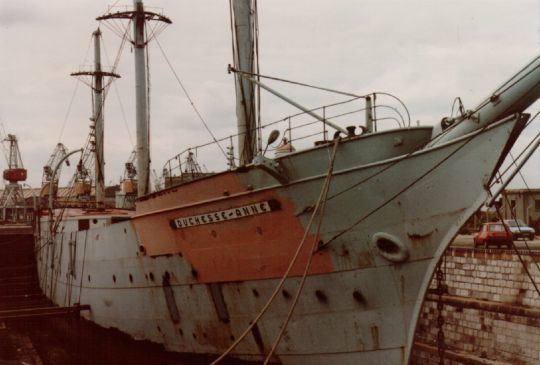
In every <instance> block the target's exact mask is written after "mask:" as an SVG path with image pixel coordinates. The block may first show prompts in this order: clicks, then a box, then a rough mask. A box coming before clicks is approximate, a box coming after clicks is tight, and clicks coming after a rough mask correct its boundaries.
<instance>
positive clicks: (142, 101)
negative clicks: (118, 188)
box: [133, 0, 150, 197]
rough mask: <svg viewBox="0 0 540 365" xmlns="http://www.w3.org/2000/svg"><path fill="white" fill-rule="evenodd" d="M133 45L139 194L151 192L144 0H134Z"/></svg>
mask: <svg viewBox="0 0 540 365" xmlns="http://www.w3.org/2000/svg"><path fill="white" fill-rule="evenodd" d="M133 5H134V8H135V13H134V16H133V46H134V48H135V49H134V51H133V53H134V57H135V105H136V107H135V108H136V109H135V111H136V114H135V120H136V125H137V173H138V181H137V196H139V197H141V196H143V195H146V194H148V193H149V190H150V189H149V183H150V136H149V133H148V129H149V128H148V124H149V120H148V119H149V118H148V93H147V85H146V78H147V74H146V59H145V55H146V53H145V51H146V40H145V36H144V22H145V19H144V7H143V2H142V0H133Z"/></svg>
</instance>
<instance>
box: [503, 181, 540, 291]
mask: <svg viewBox="0 0 540 365" xmlns="http://www.w3.org/2000/svg"><path fill="white" fill-rule="evenodd" d="M523 182H525V186H527V182H526V181H525V179H524V180H523ZM527 190H529V192H530V189H529V187H528V186H527ZM502 196H503V198H504V200H505V202H506V205H508V206H510V201H509V199H508V196H507V195H506V194H502ZM510 214H511V216H512V219H513V220H514V222H516V223H518V221H517V215H516V214H515V211H514V210H513V209H511V208H510ZM501 222H504V221H503V220H502V219H501ZM518 229H519V232H522V231H521V228H520V226H519V223H518ZM523 243H524V244H525V247H526V248H527V251H528V254H529V256H531V257H532V256H533V254H532V250H531V247H530V246H529V243H528V242H527V240H525V241H523ZM512 245H514V241H513V239H512ZM532 262H534V264H535V266H536V269H537V270H538V272H539V273H540V266H539V264H538V262H536V261H535V260H532ZM539 294H540V293H539Z"/></svg>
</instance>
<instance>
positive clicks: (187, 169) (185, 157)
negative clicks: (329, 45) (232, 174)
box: [162, 93, 410, 188]
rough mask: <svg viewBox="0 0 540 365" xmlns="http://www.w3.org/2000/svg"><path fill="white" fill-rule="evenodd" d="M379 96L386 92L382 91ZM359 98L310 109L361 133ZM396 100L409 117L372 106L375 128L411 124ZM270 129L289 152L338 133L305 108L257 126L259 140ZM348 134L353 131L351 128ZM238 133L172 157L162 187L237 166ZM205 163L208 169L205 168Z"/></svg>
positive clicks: (382, 106) (362, 117) (362, 109)
mask: <svg viewBox="0 0 540 365" xmlns="http://www.w3.org/2000/svg"><path fill="white" fill-rule="evenodd" d="M381 95H389V94H384V93H381ZM359 99H362V100H363V99H364V98H363V97H355V98H351V99H347V100H345V101H340V102H336V103H333V104H328V105H324V106H320V107H316V108H314V109H311V110H309V111H310V112H316V113H319V114H320V115H321V116H322V117H323V119H325V120H328V121H332V122H333V123H334V124H337V125H339V126H342V127H343V128H346V127H353V126H354V128H356V127H359V129H360V130H361V131H362V133H363V132H364V130H365V128H364V125H365V124H366V120H365V119H366V117H365V112H366V107H365V106H363V107H360V108H358V107H355V106H356V105H357V104H356V103H355V102H357V101H358V100H359ZM397 100H398V102H399V104H400V108H401V109H404V110H405V112H406V115H407V118H408V120H406V119H405V118H404V116H403V114H402V113H401V112H400V109H399V107H394V106H391V105H386V104H378V105H373V106H372V108H373V111H380V113H378V112H377V113H373V114H375V115H376V114H381V116H380V117H377V118H376V119H375V120H374V121H373V124H374V126H375V127H374V129H375V131H376V130H377V129H378V128H380V127H384V128H393V127H394V126H395V127H397V128H406V127H408V126H410V117H409V113H408V111H407V109H406V108H405V106H404V105H403V103H401V101H400V100H399V99H397ZM385 112H386V113H385ZM387 112H390V113H391V114H390V115H387ZM385 121H388V122H389V123H388V124H386V123H385V125H384V126H383V125H381V122H385ZM390 122H391V123H390ZM273 130H278V131H280V132H281V139H280V143H281V144H280V145H281V146H283V145H284V144H288V146H289V148H290V150H289V152H292V151H294V150H298V149H303V148H308V147H310V146H312V145H313V143H316V144H321V143H326V142H328V141H330V140H333V139H334V138H335V137H336V136H337V134H339V133H340V132H339V131H336V132H335V133H334V132H332V135H329V133H330V130H329V127H328V126H327V124H326V123H323V122H321V121H320V120H316V119H315V118H313V117H312V116H310V115H308V113H307V112H304V111H302V112H298V113H295V114H291V115H288V116H286V117H284V118H280V119H277V120H274V121H272V122H269V123H266V124H263V125H261V126H260V127H259V128H258V133H259V134H260V136H261V138H260V139H261V140H264V138H263V137H264V136H265V135H267V134H270V133H271V131H273ZM351 133H354V132H353V129H352V128H351ZM359 134H361V133H359ZM239 135H241V134H239V133H237V134H232V135H229V136H226V137H223V138H220V139H217V140H215V141H214V140H212V141H210V142H207V143H203V144H200V145H196V146H191V147H188V148H185V149H184V150H182V151H181V152H180V153H178V154H176V155H175V156H173V157H171V158H170V159H169V160H167V161H166V162H165V164H164V165H163V170H162V179H163V186H164V187H166V188H167V187H171V186H175V185H179V184H181V183H183V182H186V181H190V180H193V179H197V178H200V177H204V176H207V175H210V174H213V172H211V171H223V170H226V169H227V168H228V169H229V170H230V169H233V168H235V167H236V166H238V162H239V160H238V158H237V157H236V156H235V151H238V147H237V141H238V136H239ZM218 144H219V146H220V148H222V149H223V146H225V147H226V150H227V161H226V162H227V168H224V167H223V157H221V156H223V154H222V153H220V152H219V149H218ZM279 147H280V146H279V145H278V146H276V147H273V148H272V147H270V148H263V146H258V153H259V154H262V153H263V151H265V152H266V153H267V154H268V153H272V152H279V151H280V150H279ZM216 156H217V157H219V159H217V158H216ZM203 159H204V161H205V164H203V165H200V162H199V161H202V160H203ZM207 164H208V165H209V166H210V168H208V167H207Z"/></svg>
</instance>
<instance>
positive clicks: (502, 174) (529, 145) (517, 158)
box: [490, 111, 540, 187]
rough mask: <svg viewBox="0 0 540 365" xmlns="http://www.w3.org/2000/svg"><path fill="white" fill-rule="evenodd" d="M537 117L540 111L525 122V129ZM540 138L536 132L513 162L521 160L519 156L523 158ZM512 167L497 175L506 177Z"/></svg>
mask: <svg viewBox="0 0 540 365" xmlns="http://www.w3.org/2000/svg"><path fill="white" fill-rule="evenodd" d="M538 115H540V111H538V112H537V113H536V114H535V115H534V116H533V117H532V118H530V119H529V120H528V121H527V124H525V127H524V128H523V129H525V128H527V127H528V126H529V125H530V124H531V122H532V121H533V120H534V119H536V117H538ZM539 137H540V132H538V133H537V134H536V136H535V137H534V138H533V139H532V140H531V141H530V142H529V144H527V146H525V148H524V149H523V151H521V152H520V153H519V154H518V156H517V157H516V158H515V159H514V162H515V161H516V160H519V159H520V158H521V156H523V154H524V153H525V152H526V151H527V150H528V149H529V148H530V147H531V146H532V144H533V143H534V141H535V140H536V139H537V138H539ZM512 158H513V157H512ZM511 167H512V164H510V165H509V166H508V167H506V169H504V170H503V172H499V174H500V175H501V177H502V176H504V175H506V173H507V172H508V171H509V170H510V168H511ZM494 184H495V181H494V182H493V183H492V184H491V186H490V187H492V186H493V185H494Z"/></svg>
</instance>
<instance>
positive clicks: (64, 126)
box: [58, 80, 80, 142]
mask: <svg viewBox="0 0 540 365" xmlns="http://www.w3.org/2000/svg"><path fill="white" fill-rule="evenodd" d="M79 83H80V81H79V80H77V81H75V88H74V89H73V93H72V94H71V100H70V101H69V105H68V108H67V111H66V114H65V116H64V121H63V122H62V127H61V128H60V135H59V136H58V141H59V142H60V141H61V140H62V138H63V137H64V130H65V128H66V124H67V121H68V119H69V115H70V114H71V108H72V106H73V101H74V100H75V96H76V95H77V90H78V89H79Z"/></svg>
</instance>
